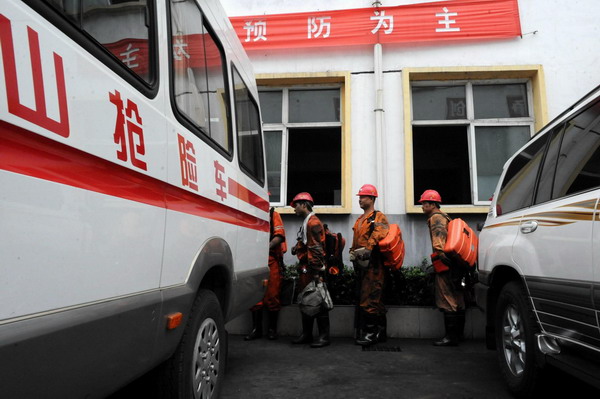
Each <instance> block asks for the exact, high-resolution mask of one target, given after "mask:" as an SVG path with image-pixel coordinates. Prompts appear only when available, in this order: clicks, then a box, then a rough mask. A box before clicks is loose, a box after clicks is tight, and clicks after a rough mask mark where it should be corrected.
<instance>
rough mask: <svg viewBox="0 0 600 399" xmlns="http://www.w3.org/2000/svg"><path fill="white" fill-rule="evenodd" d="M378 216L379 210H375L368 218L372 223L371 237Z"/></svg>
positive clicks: (370, 227) (370, 228)
mask: <svg viewBox="0 0 600 399" xmlns="http://www.w3.org/2000/svg"><path fill="white" fill-rule="evenodd" d="M376 216H377V211H373V214H372V215H371V217H369V218H368V219H367V222H369V223H371V225H370V226H369V237H371V234H373V230H375V217H376Z"/></svg>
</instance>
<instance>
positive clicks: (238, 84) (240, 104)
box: [232, 67, 265, 185]
mask: <svg viewBox="0 0 600 399" xmlns="http://www.w3.org/2000/svg"><path fill="white" fill-rule="evenodd" d="M232 69H233V86H234V93H235V94H234V98H235V115H236V116H235V120H236V126H237V141H238V153H239V158H240V165H241V167H242V169H243V170H244V171H245V172H247V173H249V174H250V176H252V177H254V179H256V180H257V181H258V182H259V183H260V184H261V185H262V184H263V183H264V181H265V172H264V161H263V144H262V141H261V139H260V137H261V134H260V132H261V130H260V129H261V127H260V113H259V111H258V106H257V105H256V101H255V100H254V99H253V98H252V96H251V95H250V91H249V90H248V87H247V86H246V84H245V83H244V81H243V80H242V77H241V76H240V74H239V72H238V71H237V70H236V69H235V67H234V68H232Z"/></svg>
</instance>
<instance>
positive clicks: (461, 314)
mask: <svg viewBox="0 0 600 399" xmlns="http://www.w3.org/2000/svg"><path fill="white" fill-rule="evenodd" d="M456 321H457V322H456V334H457V336H458V342H463V341H464V340H465V310H464V309H463V310H459V311H458V312H456Z"/></svg>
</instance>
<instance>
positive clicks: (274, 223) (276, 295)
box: [250, 209, 287, 312]
mask: <svg viewBox="0 0 600 399" xmlns="http://www.w3.org/2000/svg"><path fill="white" fill-rule="evenodd" d="M270 222H271V235H270V239H269V241H271V240H273V238H275V237H281V238H283V241H282V242H281V243H280V244H279V245H277V246H275V247H274V248H271V249H269V281H268V282H267V289H266V291H265V295H264V297H263V300H262V301H261V302H259V303H257V304H256V305H254V306H253V307H252V308H251V309H250V310H251V311H255V310H260V309H262V308H263V306H266V307H267V310H269V311H271V312H276V311H279V310H281V280H282V279H283V276H282V269H283V254H284V253H285V252H286V251H287V244H286V242H285V229H284V228H283V221H282V220H281V215H279V213H277V212H275V210H273V209H271V221H270Z"/></svg>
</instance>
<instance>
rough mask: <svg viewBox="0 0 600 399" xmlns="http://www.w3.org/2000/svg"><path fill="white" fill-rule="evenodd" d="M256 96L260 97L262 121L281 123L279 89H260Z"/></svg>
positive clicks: (280, 95) (280, 96)
mask: <svg viewBox="0 0 600 399" xmlns="http://www.w3.org/2000/svg"><path fill="white" fill-rule="evenodd" d="M258 96H259V98H260V104H261V105H260V109H261V111H262V118H263V122H264V123H281V107H282V93H281V91H261V92H260V93H259V95H258Z"/></svg>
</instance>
